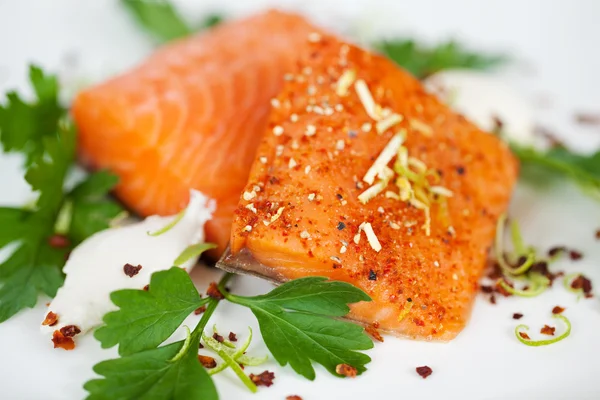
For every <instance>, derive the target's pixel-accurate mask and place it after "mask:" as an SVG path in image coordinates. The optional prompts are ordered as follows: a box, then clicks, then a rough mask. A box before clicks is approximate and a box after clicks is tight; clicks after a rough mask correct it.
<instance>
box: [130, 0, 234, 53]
mask: <svg viewBox="0 0 600 400" xmlns="http://www.w3.org/2000/svg"><path fill="white" fill-rule="evenodd" d="M121 2H122V3H123V4H124V5H125V6H126V7H127V8H128V9H129V11H130V12H131V14H132V15H133V16H134V17H135V18H136V19H137V21H138V22H139V23H140V25H141V26H142V27H143V28H144V29H145V30H146V31H147V32H148V33H149V34H150V35H151V36H153V37H154V38H155V39H156V40H158V42H159V43H164V42H169V41H171V40H174V39H179V38H182V37H186V36H189V35H191V34H192V33H194V31H196V30H204V29H209V28H212V27H213V26H215V25H218V24H220V23H221V22H222V21H223V17H222V16H220V15H217V14H212V15H209V16H207V17H206V18H204V20H202V21H201V22H200V24H199V25H198V27H197V28H191V27H190V26H189V25H188V24H187V23H186V22H185V21H184V20H183V18H182V17H181V16H180V15H179V13H178V12H177V10H176V9H175V7H174V6H173V5H172V4H171V3H170V2H169V1H168V0H121Z"/></svg>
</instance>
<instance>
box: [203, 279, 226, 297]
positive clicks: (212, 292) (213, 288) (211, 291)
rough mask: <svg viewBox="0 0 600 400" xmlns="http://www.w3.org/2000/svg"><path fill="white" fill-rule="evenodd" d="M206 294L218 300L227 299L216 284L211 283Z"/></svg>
mask: <svg viewBox="0 0 600 400" xmlns="http://www.w3.org/2000/svg"><path fill="white" fill-rule="evenodd" d="M206 294H207V295H208V296H209V297H212V298H213V299H216V300H223V299H224V298H225V296H223V294H222V293H221V291H220V290H219V287H218V286H217V283H216V282H211V283H210V285H208V290H207V291H206Z"/></svg>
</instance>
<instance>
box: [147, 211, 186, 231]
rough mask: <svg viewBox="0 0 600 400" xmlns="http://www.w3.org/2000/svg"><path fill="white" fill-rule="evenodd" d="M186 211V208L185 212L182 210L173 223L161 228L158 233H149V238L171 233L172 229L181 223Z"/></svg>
mask: <svg viewBox="0 0 600 400" xmlns="http://www.w3.org/2000/svg"><path fill="white" fill-rule="evenodd" d="M185 211H186V209H185V208H184V209H183V210H181V211H180V212H179V213H178V214H177V215H176V216H175V218H173V220H172V221H171V222H169V223H168V224H167V225H165V226H164V227H162V228H160V229H159V230H157V231H156V232H148V236H160V235H162V234H163V233H167V232H169V231H170V230H171V229H173V228H174V227H175V225H177V224H178V223H179V221H181V219H182V218H183V217H184V216H185Z"/></svg>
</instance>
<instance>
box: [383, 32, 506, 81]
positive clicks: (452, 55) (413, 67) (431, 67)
mask: <svg viewBox="0 0 600 400" xmlns="http://www.w3.org/2000/svg"><path fill="white" fill-rule="evenodd" d="M373 46H374V47H375V48H376V49H377V50H379V51H380V52H381V53H383V54H384V55H386V56H387V57H389V58H390V59H391V60H392V61H394V62H395V63H396V64H398V65H400V66H401V67H403V68H404V69H406V70H407V71H408V72H410V73H411V74H413V75H414V76H415V77H417V78H419V79H423V78H425V77H427V76H429V75H431V74H434V73H436V72H439V71H442V70H445V69H453V68H463V69H479V70H485V69H490V68H493V67H497V66H499V65H501V64H503V63H504V62H506V57H504V56H502V55H488V54H483V53H475V52H472V51H469V50H467V49H466V48H465V47H463V46H462V45H461V44H459V43H457V42H455V41H452V40H451V41H448V42H443V43H440V44H438V45H437V46H434V47H428V46H425V45H423V44H420V43H417V42H416V41H414V40H412V39H393V40H388V41H382V42H378V43H374V44H373Z"/></svg>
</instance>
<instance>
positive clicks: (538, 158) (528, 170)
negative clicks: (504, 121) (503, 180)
mask: <svg viewBox="0 0 600 400" xmlns="http://www.w3.org/2000/svg"><path fill="white" fill-rule="evenodd" d="M511 149H512V151H513V153H514V154H515V155H516V156H517V157H518V158H519V160H520V162H521V164H522V167H523V170H524V172H525V174H524V176H525V177H527V176H534V177H535V176H536V175H535V173H536V172H540V171H541V172H546V173H551V174H556V173H559V174H562V175H564V176H566V177H568V178H570V179H572V180H573V181H574V182H575V183H577V184H578V185H579V186H580V187H581V188H582V189H583V190H584V192H585V193H587V194H589V195H591V196H592V197H594V198H596V199H600V152H596V153H594V154H591V155H580V154H575V153H572V152H570V151H569V150H567V149H566V148H564V147H560V146H559V147H554V148H552V149H550V150H548V151H539V150H536V149H534V148H533V147H523V146H519V145H517V144H514V143H512V144H511Z"/></svg>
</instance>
